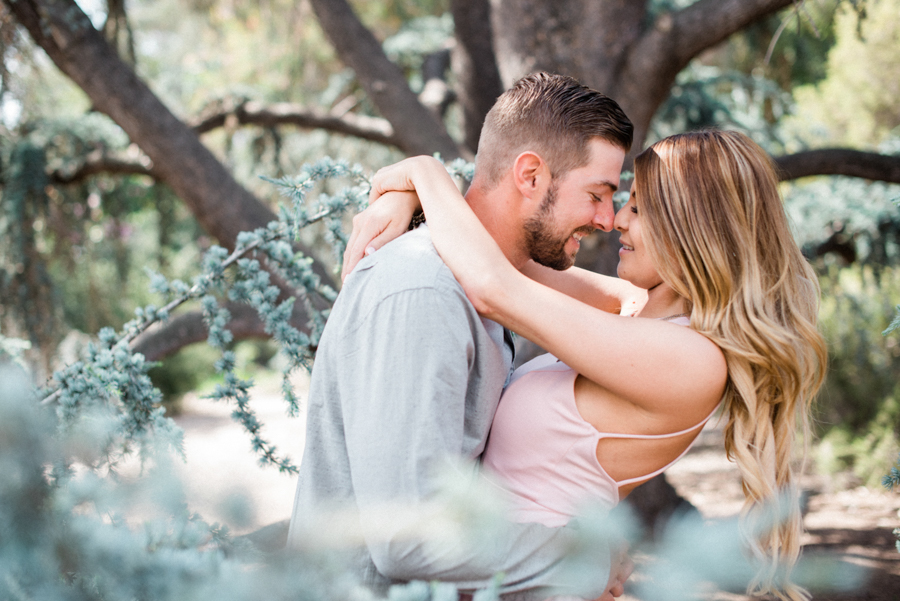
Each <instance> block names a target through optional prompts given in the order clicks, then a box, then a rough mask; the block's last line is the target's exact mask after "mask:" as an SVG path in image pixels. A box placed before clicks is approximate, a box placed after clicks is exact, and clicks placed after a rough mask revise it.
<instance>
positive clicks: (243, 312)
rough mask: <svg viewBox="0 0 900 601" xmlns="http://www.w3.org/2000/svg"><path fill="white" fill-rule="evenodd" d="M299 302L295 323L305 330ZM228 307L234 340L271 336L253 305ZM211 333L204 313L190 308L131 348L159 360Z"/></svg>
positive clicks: (303, 315) (142, 335)
mask: <svg viewBox="0 0 900 601" xmlns="http://www.w3.org/2000/svg"><path fill="white" fill-rule="evenodd" d="M298 305H299V304H296V305H295V308H294V314H293V315H292V317H291V324H292V325H293V326H294V327H295V328H297V329H301V330H305V329H306V323H305V321H306V315H305V313H304V312H303V310H302V309H300V307H299V306H298ZM225 308H226V309H228V311H229V313H231V321H229V322H228V325H226V326H225V327H226V328H227V329H228V330H229V331H231V333H232V335H233V336H234V340H236V341H237V340H247V339H250V338H270V336H269V334H267V333H266V331H265V329H264V328H263V323H262V322H261V321H260V320H259V317H258V316H257V315H256V311H255V310H254V309H253V308H252V307H250V306H249V305H245V304H241V303H227V304H226V305H225ZM208 335H209V329H208V328H207V327H206V324H205V323H203V314H202V313H200V312H199V311H190V312H187V313H183V314H181V315H178V316H177V317H173V318H172V319H170V320H169V321H167V322H164V323H161V324H157V325H155V326H153V327H151V328H150V329H149V330H147V331H146V332H144V333H143V334H141V335H140V336H139V337H138V338H137V339H135V341H134V342H132V344H131V348H132V350H133V351H134V352H136V353H141V354H142V355H144V357H145V358H146V359H147V360H148V361H158V360H160V359H162V358H164V357H167V356H169V355H172V354H174V353H176V352H178V351H179V350H181V349H182V348H184V347H186V346H188V345H191V344H194V343H197V342H203V341H205V340H206V338H207V336H208Z"/></svg>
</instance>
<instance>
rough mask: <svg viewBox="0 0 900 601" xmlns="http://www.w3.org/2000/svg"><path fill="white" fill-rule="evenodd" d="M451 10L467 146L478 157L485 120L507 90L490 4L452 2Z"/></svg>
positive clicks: (483, 0) (466, 0) (463, 0)
mask: <svg viewBox="0 0 900 601" xmlns="http://www.w3.org/2000/svg"><path fill="white" fill-rule="evenodd" d="M450 10H451V12H452V13H453V23H454V26H455V32H456V34H455V35H456V46H455V48H454V49H453V74H454V75H455V76H456V90H457V92H456V95H457V99H458V100H459V104H460V106H461V107H462V112H463V136H464V138H465V140H464V142H465V145H466V148H467V149H468V150H469V151H470V152H472V153H473V154H474V153H475V151H476V150H478V138H479V137H480V136H481V126H482V124H483V123H484V117H485V116H486V115H487V113H488V111H489V110H491V107H492V106H494V102H495V101H496V100H497V97H498V96H500V94H502V93H503V90H504V87H503V82H502V81H501V80H500V70H499V69H498V68H497V59H496V57H495V55H494V33H493V31H492V29H491V5H490V3H489V2H488V0H452V1H451V3H450Z"/></svg>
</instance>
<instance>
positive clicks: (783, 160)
mask: <svg viewBox="0 0 900 601" xmlns="http://www.w3.org/2000/svg"><path fill="white" fill-rule="evenodd" d="M775 164H776V165H777V166H778V169H779V171H780V173H779V175H780V177H781V179H782V181H786V180H792V179H799V178H801V177H807V176H811V175H846V176H849V177H861V178H863V179H870V180H873V181H882V182H888V183H892V184H900V155H884V154H878V153H874V152H862V151H860V150H850V149H848V148H821V149H817V150H806V151H803V152H798V153H796V154H790V155H786V156H782V157H778V158H776V159H775Z"/></svg>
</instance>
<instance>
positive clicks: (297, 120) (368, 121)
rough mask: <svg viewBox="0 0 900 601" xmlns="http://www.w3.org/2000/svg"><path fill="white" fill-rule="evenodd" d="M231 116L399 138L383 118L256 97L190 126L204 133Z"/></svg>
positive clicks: (244, 121) (383, 140) (393, 142)
mask: <svg viewBox="0 0 900 601" xmlns="http://www.w3.org/2000/svg"><path fill="white" fill-rule="evenodd" d="M230 118H233V119H234V122H235V125H260V126H263V127H274V126H276V125H296V126H297V127H301V128H304V129H325V130H328V131H331V132H334V133H339V134H345V135H348V136H355V137H357V138H362V139H364V140H371V141H372V142H378V143H380V144H387V145H389V146H398V147H399V146H400V140H399V139H398V138H397V137H396V136H395V135H394V129H393V128H392V127H391V124H390V123H389V122H388V121H387V120H386V119H381V118H379V117H369V116H367V115H354V114H353V113H346V114H344V115H340V116H337V115H332V114H331V113H326V112H324V111H320V110H317V109H314V108H308V107H304V106H301V105H299V104H293V103H289V102H279V103H276V104H268V105H267V104H263V103H261V102H255V101H249V102H242V103H240V104H239V105H237V106H236V107H234V108H232V109H222V110H219V111H215V112H212V113H209V114H206V115H204V116H203V117H202V119H200V120H198V121H197V122H195V123H194V124H193V128H194V131H195V132H197V133H198V134H204V133H206V132H208V131H210V130H213V129H216V128H218V127H224V126H225V125H226V123H227V122H228V119H230Z"/></svg>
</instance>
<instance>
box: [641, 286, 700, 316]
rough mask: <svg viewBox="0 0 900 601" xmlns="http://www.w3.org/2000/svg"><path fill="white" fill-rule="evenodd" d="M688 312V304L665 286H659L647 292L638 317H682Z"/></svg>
mask: <svg viewBox="0 0 900 601" xmlns="http://www.w3.org/2000/svg"><path fill="white" fill-rule="evenodd" d="M687 311H688V302H687V301H686V300H685V299H684V297H682V296H679V295H678V294H677V293H676V292H675V291H674V290H672V288H671V287H670V286H668V285H667V284H664V283H663V284H659V285H657V286H654V287H653V288H651V289H650V290H648V291H647V304H645V305H644V307H643V308H642V309H641V311H640V313H638V317H648V318H651V319H660V318H663V317H672V316H675V315H682V314H685V313H687Z"/></svg>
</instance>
